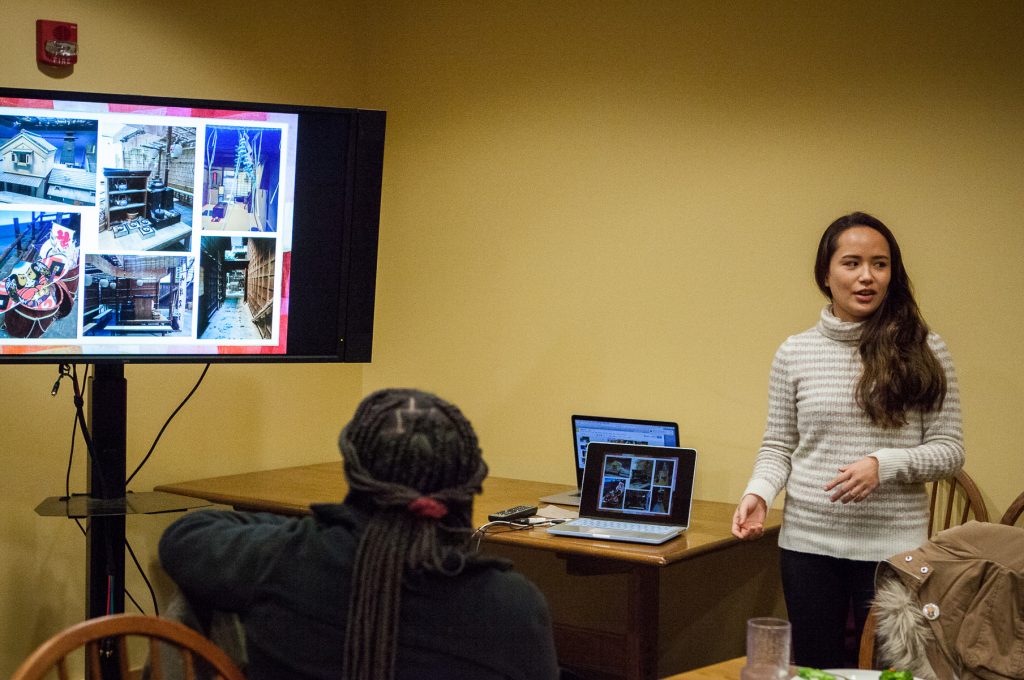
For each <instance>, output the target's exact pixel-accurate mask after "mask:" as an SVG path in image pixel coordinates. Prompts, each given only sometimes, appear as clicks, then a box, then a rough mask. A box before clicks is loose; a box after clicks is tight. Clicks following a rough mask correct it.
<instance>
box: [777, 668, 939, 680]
mask: <svg viewBox="0 0 1024 680" xmlns="http://www.w3.org/2000/svg"><path fill="white" fill-rule="evenodd" d="M825 672H826V673H831V674H832V675H835V676H836V677H837V678H845V679H846V680H878V679H879V678H880V677H882V671H866V670H864V669H861V668H826V669H825ZM793 680H801V679H800V676H799V675H794V676H793ZM914 680H919V678H914Z"/></svg>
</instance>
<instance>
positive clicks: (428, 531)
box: [160, 389, 558, 680]
mask: <svg viewBox="0 0 1024 680" xmlns="http://www.w3.org/2000/svg"><path fill="white" fill-rule="evenodd" d="M339 446H340V448H341V452H342V455H343V457H344V459H345V476H346V478H347V480H348V485H349V493H348V496H347V497H346V498H345V501H344V502H343V503H341V504H323V505H314V506H313V507H312V516H308V517H304V518H292V517H283V516H278V515H271V514H267V513H243V512H226V511H211V510H205V511H198V512H192V513H189V514H187V515H185V516H184V517H183V518H181V519H179V520H178V521H176V522H175V523H174V524H172V525H171V526H170V527H169V528H168V529H167V531H166V532H165V533H164V535H163V537H162V538H161V540H160V560H161V562H162V563H163V566H164V568H165V569H166V571H167V573H168V574H169V575H170V576H171V578H172V579H174V581H175V582H176V583H177V584H178V586H179V587H180V589H181V591H182V592H183V593H184V595H185V597H186V598H188V600H189V603H190V604H191V605H192V607H194V608H196V609H197V610H199V611H211V610H220V611H227V612H235V613H237V614H238V616H239V619H240V621H241V623H242V626H243V628H244V630H245V638H246V639H245V642H246V651H247V656H248V667H247V669H246V675H247V677H248V678H249V680H270V679H274V680H280V679H282V678H310V679H312V678H316V679H324V680H326V679H328V678H334V679H337V678H345V679H346V680H370V679H372V680H390V679H391V678H396V679H398V680H412V679H423V678H446V679H447V680H460V679H467V680H468V679H470V678H472V679H473V680H487V679H492V678H493V679H495V680H497V679H499V678H500V679H516V680H553V679H554V678H557V677H558V668H557V662H556V660H555V648H554V641H553V638H552V630H551V620H550V616H549V613H548V608H547V604H546V602H545V601H544V597H543V596H542V595H541V594H540V592H539V591H538V590H537V588H536V587H535V586H534V585H533V584H532V583H530V582H529V581H527V580H526V579H525V578H524V577H523V576H521V575H520V574H518V573H516V572H514V571H511V570H510V565H509V564H508V563H507V562H505V561H500V560H497V559H491V558H486V557H483V556H481V555H479V554H477V553H475V552H474V551H473V550H472V549H471V548H470V543H469V538H470V536H471V534H472V532H473V527H472V519H471V518H472V506H473V495H474V494H477V493H480V488H481V483H482V481H483V479H484V477H485V476H486V475H487V466H486V464H485V463H484V461H483V459H482V457H481V452H480V448H479V446H478V444H477V438H476V434H475V433H474V432H473V428H472V426H471V425H470V423H469V421H467V420H466V418H465V417H464V416H463V415H462V413H461V412H460V411H459V409H458V408H456V407H455V406H453V405H452V404H449V403H447V402H446V401H444V400H442V399H440V398H438V397H437V396H434V395H432V394H428V393H424V392H419V391H416V390H406V389H392V390H382V391H379V392H376V393H374V394H371V395H370V396H368V397H367V398H366V399H364V400H363V402H362V403H361V404H360V405H359V407H358V408H357V409H356V412H355V415H354V416H353V418H352V421H351V422H350V423H349V424H348V425H346V426H345V428H344V429H343V430H342V432H341V436H340V438H339Z"/></svg>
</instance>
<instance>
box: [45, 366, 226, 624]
mask: <svg viewBox="0 0 1024 680" xmlns="http://www.w3.org/2000/svg"><path fill="white" fill-rule="evenodd" d="M90 381H91V382H90V385H89V395H90V396H89V432H90V434H91V438H92V456H90V459H89V474H88V495H85V496H80V495H76V496H70V497H68V496H54V497H51V498H47V499H45V500H44V501H43V502H42V503H40V504H39V506H38V507H37V508H36V513H37V514H39V515H44V516H55V517H69V518H76V517H77V518H84V519H85V520H86V549H85V555H86V572H85V573H86V597H85V616H86V618H95V617H97V616H104V615H106V614H119V613H122V612H124V585H125V583H124V577H125V573H124V563H125V561H124V550H125V547H124V546H125V518H126V515H128V514H133V513H143V514H153V513H161V512H177V511H183V510H187V509H189V508H194V507H200V506H203V505H210V503H208V502H205V501H202V500H199V499H195V498H186V497H185V496H176V495H174V494H168V493H162V492H158V491H153V492H147V493H126V489H125V470H126V466H127V455H126V452H127V433H128V381H127V380H125V377H124V364H122V363H109V364H108V363H103V364H95V365H94V366H93V375H92V378H90Z"/></svg>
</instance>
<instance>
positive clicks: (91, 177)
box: [0, 116, 97, 205]
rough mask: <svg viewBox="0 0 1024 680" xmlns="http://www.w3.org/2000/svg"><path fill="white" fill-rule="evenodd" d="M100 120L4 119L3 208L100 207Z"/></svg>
mask: <svg viewBox="0 0 1024 680" xmlns="http://www.w3.org/2000/svg"><path fill="white" fill-rule="evenodd" d="M96 136H97V122H96V121H95V120H87V119H81V120H80V119H74V118H55V117H36V116H0V203H32V204H45V205H51V204H69V205H96Z"/></svg>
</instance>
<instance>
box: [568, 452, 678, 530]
mask: <svg viewBox="0 0 1024 680" xmlns="http://www.w3.org/2000/svg"><path fill="white" fill-rule="evenodd" d="M696 468H697V452H696V451H695V450H694V449H682V448H678V447H675V446H641V445H637V444H608V443H601V442H594V443H592V444H590V446H589V447H588V448H587V465H586V469H585V470H584V472H583V492H582V494H581V496H580V516H579V519H573V520H569V521H568V522H565V523H563V524H556V525H555V526H553V527H551V528H549V529H548V532H549V533H552V534H557V535H559V536H578V537H580V538H599V539H603V540H608V541H630V542H633V543H651V544H655V545H656V544H659V543H664V542H665V541H667V540H669V539H670V538H674V537H676V536H678V535H679V534H681V533H682V532H683V531H684V530H685V529H686V528H687V527H688V526H690V510H691V507H692V505H693V477H694V473H695V471H696Z"/></svg>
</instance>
